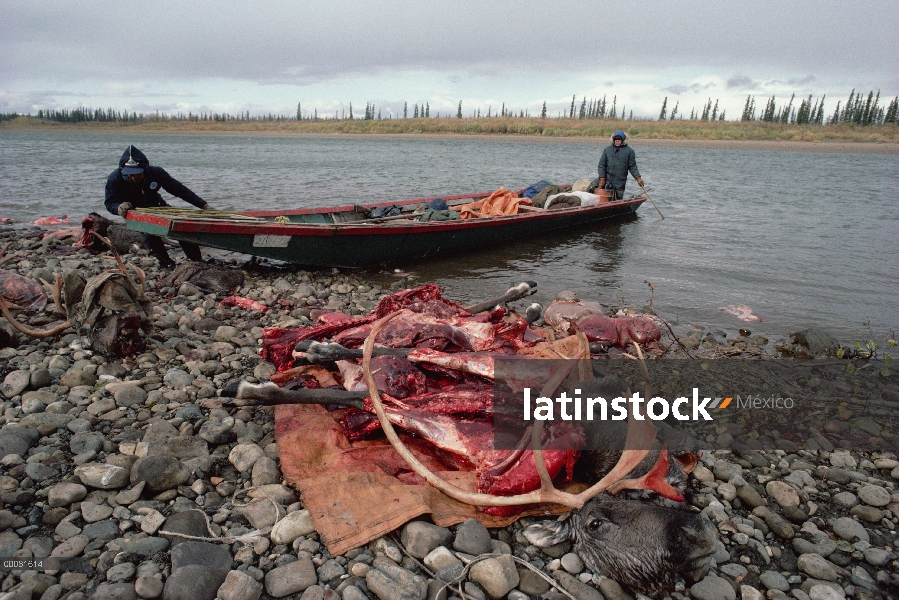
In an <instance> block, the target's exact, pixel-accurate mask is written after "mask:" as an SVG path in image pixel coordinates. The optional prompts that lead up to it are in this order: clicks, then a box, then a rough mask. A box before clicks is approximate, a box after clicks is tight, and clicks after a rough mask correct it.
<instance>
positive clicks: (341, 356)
mask: <svg viewBox="0 0 899 600" xmlns="http://www.w3.org/2000/svg"><path fill="white" fill-rule="evenodd" d="M412 350H413V348H375V349H374V352H373V354H374V356H401V357H403V358H405V357H407V356H409V353H410V352H411V351H412ZM293 357H294V359H297V360H305V361H306V362H307V363H309V364H313V365H317V364H321V363H327V362H334V361H338V360H352V359H355V358H362V350H355V349H353V348H346V347H344V346H341V345H340V344H338V343H337V342H316V341H315V340H303V341H302V342H300V343H299V344H297V345H296V348H294V350H293Z"/></svg>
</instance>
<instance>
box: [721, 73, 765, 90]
mask: <svg viewBox="0 0 899 600" xmlns="http://www.w3.org/2000/svg"><path fill="white" fill-rule="evenodd" d="M758 87H759V84H758V82H756V81H753V80H752V79H750V78H749V77H746V76H745V75H734V76H733V77H731V78H730V79H728V80H727V89H729V90H754V89H756V88H758Z"/></svg>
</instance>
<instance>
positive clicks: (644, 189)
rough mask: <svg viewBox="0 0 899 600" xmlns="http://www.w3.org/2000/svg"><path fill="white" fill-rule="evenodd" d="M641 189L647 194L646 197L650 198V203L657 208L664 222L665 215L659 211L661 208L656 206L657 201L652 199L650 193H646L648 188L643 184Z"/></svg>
mask: <svg viewBox="0 0 899 600" xmlns="http://www.w3.org/2000/svg"><path fill="white" fill-rule="evenodd" d="M640 187H641V188H642V189H643V193H644V194H646V197H647V198H649V201H650V202H652V205H653V206H655V208H656V212H657V213H659V216H660V217H662V219H663V220H664V219H665V215H663V214H662V211H660V210H659V207H658V206H656V203H655V201H654V200H653V199H652V198H650V196H649V192H647V191H646V188H645V187H644V186H643V184H642V183H641V184H640Z"/></svg>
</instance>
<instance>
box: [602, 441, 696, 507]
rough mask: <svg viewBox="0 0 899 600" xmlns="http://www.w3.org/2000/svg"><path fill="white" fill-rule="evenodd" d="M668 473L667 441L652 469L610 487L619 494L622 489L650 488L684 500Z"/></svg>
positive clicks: (673, 498)
mask: <svg viewBox="0 0 899 600" xmlns="http://www.w3.org/2000/svg"><path fill="white" fill-rule="evenodd" d="M667 475H668V442H665V444H664V445H663V446H662V450H661V452H659V458H658V459H657V460H656V464H655V465H653V467H652V469H650V470H649V472H648V473H646V474H645V475H643V476H642V477H639V478H637V479H625V480H623V481H619V482H618V483H615V484H614V485H612V486H610V487H609V492H610V493H612V494H617V493H618V492H620V491H621V490H646V489H649V490H652V491H654V492H657V493H659V494H661V495H662V496H664V497H665V498H669V499H671V500H677V501H679V502H683V501H684V496H683V494H681V493H680V492H679V491H677V490H676V489H675V488H674V486H672V485H671V484H670V483H668V482H667V481H666V480H665V477H666V476H667Z"/></svg>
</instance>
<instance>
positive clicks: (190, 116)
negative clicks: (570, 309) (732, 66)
mask: <svg viewBox="0 0 899 600" xmlns="http://www.w3.org/2000/svg"><path fill="white" fill-rule="evenodd" d="M825 97H826V96H822V97H821V98H820V99H813V97H812V96H811V95H809V97H808V98H806V99H802V100H801V101H800V102H799V105H798V106H796V105H795V100H796V94H793V95H792V96H790V99H789V100H788V101H787V102H786V103H784V104H782V105H780V106H778V104H777V101H776V98H775V97H774V96H771V97H770V98H769V99H768V100H767V102H766V103H765V107H764V108H763V109H761V110H760V109H759V108H760V107H758V106H757V105H756V100H755V97H754V96H752V95H749V96H747V97H746V103H745V105H744V106H743V112H742V114H741V115H740V119H739V120H740V121H744V122H747V121H758V122H764V123H783V124H791V125H835V124H838V123H847V124H848V123H851V124H856V125H861V126H869V125H884V124H897V123H899V96H897V97H896V98H894V99H893V100H892V101H890V102H889V103H888V104H887V105H886V106H883V105H882V104H881V103H880V91H879V90H878V91H877V93H876V94H875V92H874V91H873V90H872V91H870V92H869V93H868V94H867V96H865V95H864V94H856V92H855V90H854V89H853V90H852V92H851V93H850V94H849V98H848V99H847V100H846V102H845V103H841V102H837V105H836V109H835V110H834V112H833V113H830V114H829V116H826V114H825V111H824V100H825ZM679 111H680V102H676V103H675V105H674V108H672V109H671V111H670V113H669V111H668V98H667V96H666V97H665V99H664V100H663V101H662V110H661V111H660V112H659V118H658V120H659V121H675V120H680V121H725V120H726V119H725V111H724V110H721V111H720V112H719V110H718V100H717V99H716V100H715V101H714V103H713V102H712V99H711V98H709V99H708V102H706V103H705V104H704V105H703V106H702V107H701V109H699V110H697V109H696V108H695V107H693V108H691V109H690V115H689V117H688V116H686V115H685V114H684V113H682V112H679ZM401 114H402V116H400V114H394V112H393V111H392V110H388V111H387V112H386V114H383V113H382V109H380V108H379V109H378V110H377V112H376V111H375V105H374V103H372V102H368V103H366V105H365V112H364V116H363V117H362V119H359V118H358V117H357V116H356V115H355V114H354V113H353V104H352V103H350V104H349V111H346V110H341V111H339V112H337V111H335V112H334V114H333V115H332V114H327V115H326V114H324V113H321V114H320V113H319V111H318V109H317V108H316V109H313V110H312V111H311V112H310V111H306V112H305V113H304V112H303V107H302V104H299V103H298V104H297V110H296V113H295V114H294V115H290V116H286V115H276V114H271V113H270V114H267V115H251V114H250V112H249V111H246V112H241V113H238V114H236V115H233V114H229V113H217V112H201V113H197V114H194V113H192V112H188V113H187V114H184V113H183V112H178V113H176V114H174V115H168V114H166V113H160V112H159V111H157V112H155V113H151V114H143V113H141V114H138V113H137V112H128V111H119V110H115V109H113V108H107V109H101V108H94V109H90V108H76V109H73V110H68V109H62V110H55V109H51V110H39V111H38V112H37V118H38V119H42V120H47V121H56V122H59V123H84V122H100V123H120V124H145V123H166V122H235V121H241V122H250V121H256V122H286V121H343V120H347V119H349V120H365V121H381V120H398V119H409V118H412V119H430V118H435V119H441V118H443V119H447V118H453V117H455V118H458V119H463V118H468V119H481V118H497V117H500V118H512V119H514V118H523V119H531V118H537V117H538V115H536V114H535V115H532V114H530V112H529V111H527V110H515V109H511V108H508V107H507V106H506V104H505V103H502V105H501V106H500V108H499V110H494V108H493V106H488V107H487V110H486V112H484V113H482V111H481V108H477V109H476V110H471V111H469V112H468V114H464V113H463V106H462V101H461V100H460V101H459V104H458V107H457V109H456V111H455V114H452V113H451V112H447V113H444V114H443V115H442V116H441V114H440V113H439V112H438V113H437V114H436V115H435V116H434V117H432V116H431V107H430V105H429V104H428V103H427V102H424V103H422V104H420V105H419V104H413V105H412V107H411V110H410V108H409V105H408V103H407V102H404V103H403V108H402V113H401ZM16 116H19V115H17V114H16V113H0V122H2V121H7V120H11V119H14V118H15V117H16ZM539 118H541V119H559V120H563V119H568V120H571V119H576V120H600V119H601V120H610V121H615V120H621V121H625V120H634V114H633V111H630V112H628V111H627V110H626V108H625V106H624V105H622V106H621V108H620V109H619V108H618V97H617V96H613V97H612V102H611V103H609V102H608V101H607V97H606V96H603V97H602V99H599V98H594V99H588V98H587V97H586V96H584V97H583V98H582V99H581V101H580V103H578V102H577V96H572V97H571V105H570V106H569V107H568V108H567V110H561V111H558V112H557V113H556V114H555V115H550V114H548V112H547V107H546V102H543V107H542V109H541V110H540V114H539ZM638 120H643V121H647V120H652V119H646V118H640V117H638Z"/></svg>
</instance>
